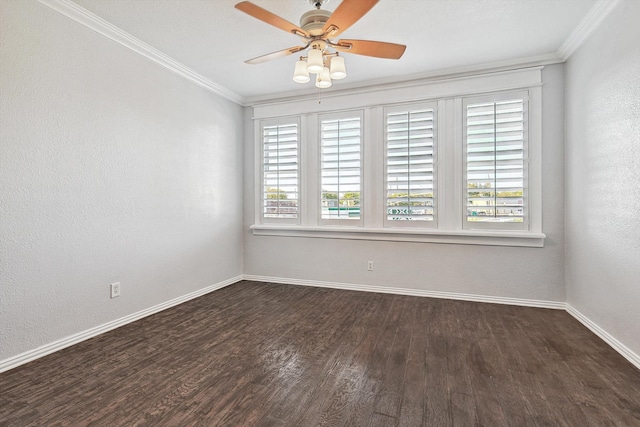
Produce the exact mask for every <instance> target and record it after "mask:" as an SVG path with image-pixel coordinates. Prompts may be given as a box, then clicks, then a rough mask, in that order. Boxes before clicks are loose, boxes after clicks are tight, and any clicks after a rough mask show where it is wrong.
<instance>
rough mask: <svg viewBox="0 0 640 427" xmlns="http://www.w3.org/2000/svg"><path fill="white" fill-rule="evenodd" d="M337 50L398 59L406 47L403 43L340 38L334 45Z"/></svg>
mask: <svg viewBox="0 0 640 427" xmlns="http://www.w3.org/2000/svg"><path fill="white" fill-rule="evenodd" d="M335 48H336V49H337V50H341V51H343V52H347V53H355V54H356V55H365V56H374V57H376V58H386V59H399V58H400V57H401V56H402V54H403V53H404V50H405V49H406V48H407V47H406V46H405V45H403V44H395V43H386V42H376V41H371V40H345V39H343V40H340V41H338V43H337V46H335Z"/></svg>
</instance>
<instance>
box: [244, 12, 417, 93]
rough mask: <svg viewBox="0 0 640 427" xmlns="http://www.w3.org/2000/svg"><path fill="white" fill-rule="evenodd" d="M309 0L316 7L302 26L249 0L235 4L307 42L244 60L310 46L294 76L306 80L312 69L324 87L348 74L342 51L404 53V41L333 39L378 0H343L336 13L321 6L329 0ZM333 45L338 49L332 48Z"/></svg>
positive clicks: (379, 54)
mask: <svg viewBox="0 0 640 427" xmlns="http://www.w3.org/2000/svg"><path fill="white" fill-rule="evenodd" d="M308 1H309V3H311V4H312V5H313V6H314V7H315V9H314V10H310V11H309V12H306V13H305V14H303V15H302V17H301V18H300V26H297V25H295V24H292V23H291V22H289V21H287V20H286V19H283V18H281V17H279V16H278V15H275V14H273V13H271V12H269V11H268V10H266V9H263V8H261V7H260V6H257V5H255V4H253V3H251V2H249V1H243V2H240V3H238V4H236V6H235V7H236V9H238V10H240V11H242V12H244V13H246V14H248V15H251V16H253V17H254V18H256V19H259V20H261V21H263V22H266V23H267V24H270V25H273V26H274V27H277V28H280V29H281V30H284V31H286V32H288V33H291V34H293V35H296V36H299V37H300V38H302V40H303V43H304V45H303V46H294V47H290V48H287V49H283V50H279V51H276V52H272V53H268V54H266V55H261V56H258V57H256V58H252V59H249V60H247V61H245V62H246V63H247V64H260V63H263V62H266V61H270V60H273V59H277V58H282V57H285V56H289V55H292V54H294V53H297V52H300V51H304V50H307V49H309V52H308V56H307V57H306V58H305V57H301V58H300V60H299V61H298V62H296V67H295V71H294V77H293V80H294V81H296V82H299V83H306V82H308V81H309V80H310V77H309V73H311V74H317V77H316V86H317V87H319V88H324V87H330V86H331V79H333V80H337V79H341V78H345V77H346V69H345V64H344V58H342V57H341V56H340V54H339V52H346V53H353V54H356V55H365V56H372V57H376V58H386V59H399V58H400V57H401V56H402V54H403V53H404V51H405V49H406V46H404V45H401V44H395V43H387V42H379V41H371V40H352V39H342V40H338V41H334V39H335V38H336V37H337V36H339V35H340V34H341V33H342V32H344V31H345V30H346V29H347V28H349V27H350V26H351V25H353V24H354V23H356V21H358V20H359V19H360V18H362V17H363V16H364V15H365V14H366V13H367V12H369V10H371V8H373V6H375V5H376V3H378V1H379V0H342V3H340V5H339V6H338V7H337V8H336V10H335V11H334V12H333V13H331V12H329V11H327V10H323V9H320V8H321V7H322V5H323V4H324V3H326V2H327V1H328V0H308ZM331 49H333V50H335V52H332V51H331ZM305 60H306V61H305Z"/></svg>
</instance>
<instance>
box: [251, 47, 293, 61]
mask: <svg viewBox="0 0 640 427" xmlns="http://www.w3.org/2000/svg"><path fill="white" fill-rule="evenodd" d="M304 49H305V47H304V46H295V47H290V48H289V49H283V50H279V51H277V52H271V53H267V54H266V55H262V56H258V57H256V58H252V59H249V60H247V61H244V62H245V63H247V64H261V63H263V62H267V61H271V60H272V59H278V58H284V57H285V56H289V55H293V54H294V53H296V52H300V51H301V50H304Z"/></svg>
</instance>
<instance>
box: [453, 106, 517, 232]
mask: <svg viewBox="0 0 640 427" xmlns="http://www.w3.org/2000/svg"><path fill="white" fill-rule="evenodd" d="M526 126H527V102H526V100H525V99H509V100H504V101H494V102H491V101H490V102H478V103H469V104H467V108H466V147H467V150H466V156H467V157H466V191H467V195H466V202H467V209H466V210H467V213H466V219H467V222H468V223H482V222H493V223H499V222H502V223H522V222H523V220H524V209H525V205H524V197H525V194H524V188H525V183H524V178H525V163H524V159H525V149H526V135H527V131H526Z"/></svg>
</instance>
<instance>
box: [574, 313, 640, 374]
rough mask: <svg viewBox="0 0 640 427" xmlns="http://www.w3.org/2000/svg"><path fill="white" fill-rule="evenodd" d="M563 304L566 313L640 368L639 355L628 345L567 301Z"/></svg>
mask: <svg viewBox="0 0 640 427" xmlns="http://www.w3.org/2000/svg"><path fill="white" fill-rule="evenodd" d="M565 305H566V308H565V309H566V310H567V313H569V314H570V315H572V316H573V317H575V318H576V319H577V320H578V321H579V322H580V323H582V324H583V325H584V326H586V327H587V329H589V330H590V331H591V332H593V333H594V334H596V335H597V336H598V337H600V338H601V339H602V341H604V342H606V343H607V344H609V345H610V346H611V347H612V348H613V349H614V350H615V351H617V352H618V353H620V354H621V355H622V357H624V358H625V359H627V360H628V361H629V362H631V363H632V364H633V365H634V366H635V367H636V368H638V369H640V355H637V354H636V353H634V352H633V351H632V350H631V349H630V348H629V347H627V346H626V345H624V344H622V343H621V342H620V341H618V340H617V339H615V338H614V337H613V336H612V335H611V334H609V333H608V332H607V331H605V330H604V329H602V328H601V327H600V326H598V325H597V324H596V323H595V322H593V321H591V320H590V319H589V318H588V317H587V316H585V315H584V314H582V313H580V312H579V311H578V310H576V309H575V308H573V307H572V306H571V305H569V304H568V303H567V304H565Z"/></svg>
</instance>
